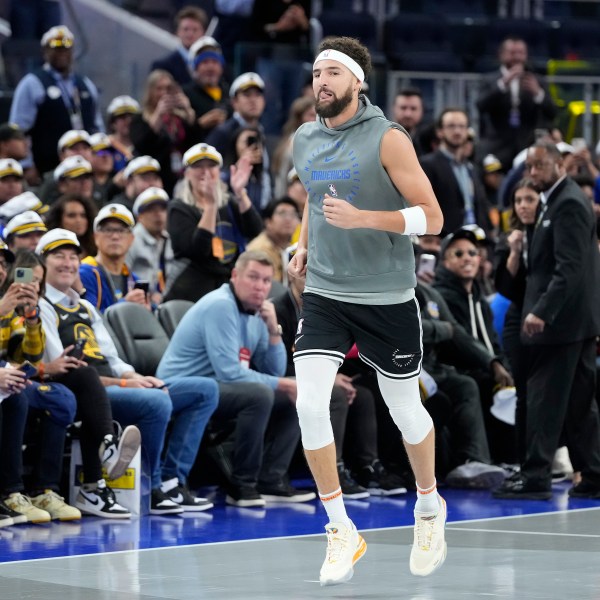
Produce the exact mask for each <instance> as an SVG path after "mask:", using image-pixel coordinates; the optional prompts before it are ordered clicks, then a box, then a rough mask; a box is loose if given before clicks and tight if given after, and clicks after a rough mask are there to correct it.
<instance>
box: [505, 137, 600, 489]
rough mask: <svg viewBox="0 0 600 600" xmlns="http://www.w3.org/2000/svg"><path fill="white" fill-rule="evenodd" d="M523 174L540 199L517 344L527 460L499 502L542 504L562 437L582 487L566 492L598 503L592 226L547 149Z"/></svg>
mask: <svg viewBox="0 0 600 600" xmlns="http://www.w3.org/2000/svg"><path fill="white" fill-rule="evenodd" d="M525 165H526V170H527V171H528V173H529V176H530V177H531V179H532V180H533V182H534V183H535V185H536V187H537V189H538V190H539V191H540V192H542V194H541V196H540V209H539V215H538V218H537V221H536V224H535V229H534V233H533V236H531V240H530V242H529V248H528V253H527V254H528V258H527V283H526V290H525V299H524V302H523V315H525V318H524V320H523V328H522V338H523V341H524V343H526V344H528V345H529V371H528V375H527V433H526V443H527V449H526V457H525V461H524V463H523V465H522V466H521V473H520V475H518V476H516V477H514V478H512V479H510V480H507V481H506V482H505V483H504V485H503V486H502V487H501V488H499V490H497V491H496V492H495V493H494V495H495V496H496V497H498V498H530V499H548V498H550V497H551V496H552V491H551V474H552V459H553V457H554V453H555V452H556V449H557V447H558V445H559V438H560V437H561V433H562V432H563V431H564V433H565V436H566V442H567V447H568V449H569V455H570V457H571V461H572V462H573V468H574V470H575V471H581V474H582V480H581V482H580V483H578V484H577V485H575V486H574V487H572V488H571V489H570V490H569V495H570V496H574V497H579V498H597V499H600V424H599V419H598V407H597V405H596V402H595V400H594V396H595V387H596V336H597V335H598V334H599V333H600V254H599V253H598V240H597V237H596V222H595V219H594V215H593V212H592V208H591V206H590V203H589V201H588V200H587V199H586V197H585V196H584V194H583V192H582V191H581V188H579V186H578V185H577V184H576V183H575V182H574V181H573V180H571V179H570V178H569V177H567V175H566V172H565V168H564V164H563V158H562V155H561V153H560V151H559V150H558V149H557V148H556V146H554V145H553V144H550V143H547V142H538V143H536V144H535V145H534V146H532V147H531V148H529V150H528V153H527V158H526V161H525Z"/></svg>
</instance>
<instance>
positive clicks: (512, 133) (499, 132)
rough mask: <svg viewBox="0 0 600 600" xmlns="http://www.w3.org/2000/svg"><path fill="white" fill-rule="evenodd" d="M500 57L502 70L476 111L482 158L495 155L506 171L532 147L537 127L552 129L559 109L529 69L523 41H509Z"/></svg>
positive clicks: (486, 87) (484, 91)
mask: <svg viewBox="0 0 600 600" xmlns="http://www.w3.org/2000/svg"><path fill="white" fill-rule="evenodd" d="M498 54H499V60H500V69H499V70H498V71H495V72H494V73H492V74H491V75H490V77H489V78H488V81H487V83H486V84H484V86H483V89H482V91H481V94H480V96H479V100H478V101H477V108H478V109H479V115H480V122H481V142H482V144H481V146H482V148H481V149H482V152H483V154H482V156H485V155H486V154H489V153H492V154H494V155H496V156H497V157H498V158H499V159H500V161H501V162H502V166H503V168H504V171H505V172H506V171H508V170H509V169H510V168H511V166H512V160H513V158H514V157H515V156H516V155H517V154H518V153H519V152H520V151H521V150H523V148H527V146H529V145H530V144H533V142H534V138H535V129H536V128H547V129H550V128H551V125H552V121H553V119H554V116H555V114H556V106H555V105H554V102H553V101H552V98H551V97H550V94H548V92H547V91H546V90H545V89H544V88H543V86H542V85H541V83H540V81H539V79H538V77H537V76H536V75H535V74H534V73H532V72H531V71H530V70H529V68H528V66H527V44H526V43H525V41H524V40H522V39H520V38H515V37H509V38H506V39H505V40H504V41H503V42H502V44H501V45H500V49H499V52H498Z"/></svg>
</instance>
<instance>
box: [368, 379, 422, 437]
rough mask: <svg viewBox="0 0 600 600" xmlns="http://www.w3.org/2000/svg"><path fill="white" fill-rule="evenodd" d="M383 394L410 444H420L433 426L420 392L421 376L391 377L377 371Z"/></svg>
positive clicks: (397, 424)
mask: <svg viewBox="0 0 600 600" xmlns="http://www.w3.org/2000/svg"><path fill="white" fill-rule="evenodd" d="M377 381H378V383H379V389H380V391H381V395H382V396H383V399H384V400H385V403H386V404H387V407H388V408H389V409H390V414H391V415H392V419H394V423H396V426H397V427H398V429H399V430H400V432H401V433H402V437H403V438H404V440H405V441H406V442H408V443H409V444H413V445H414V444H419V443H420V442H422V441H423V440H424V439H425V438H426V437H427V434H428V433H429V432H430V431H431V429H432V428H433V421H432V420H431V417H430V416H429V413H428V412H427V411H426V410H425V407H424V406H423V403H422V402H421V395H420V394H419V378H418V377H412V378H411V379H390V378H389V377H384V376H383V375H381V373H377Z"/></svg>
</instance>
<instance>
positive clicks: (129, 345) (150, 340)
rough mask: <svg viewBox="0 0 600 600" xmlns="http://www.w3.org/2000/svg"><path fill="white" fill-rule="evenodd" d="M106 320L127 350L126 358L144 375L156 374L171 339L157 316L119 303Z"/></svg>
mask: <svg viewBox="0 0 600 600" xmlns="http://www.w3.org/2000/svg"><path fill="white" fill-rule="evenodd" d="M104 319H105V321H106V322H107V323H108V325H109V327H110V329H111V330H112V332H113V333H114V335H115V336H116V337H117V339H118V341H119V343H120V345H121V348H122V349H123V354H124V356H123V359H124V360H125V361H126V362H128V363H129V364H130V365H132V366H133V368H134V369H135V370H136V371H137V372H138V373H141V374H142V375H154V374H155V373H156V369H157V367H158V363H159V362H160V359H161V358H162V355H163V354H164V352H165V350H166V349H167V346H168V345H169V338H168V337H167V334H166V333H165V330H164V329H163V328H162V327H161V326H160V323H159V322H158V321H157V320H156V318H155V317H154V315H153V314H152V313H151V312H149V311H148V310H147V309H146V308H144V307H143V306H142V305H140V304H135V303H133V302H119V303H118V304H113V305H112V306H109V307H108V308H107V309H106V310H105V311H104Z"/></svg>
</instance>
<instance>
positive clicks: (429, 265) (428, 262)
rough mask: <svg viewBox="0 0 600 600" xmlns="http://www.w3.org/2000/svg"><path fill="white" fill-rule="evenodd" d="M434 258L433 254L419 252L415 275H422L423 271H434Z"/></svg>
mask: <svg viewBox="0 0 600 600" xmlns="http://www.w3.org/2000/svg"><path fill="white" fill-rule="evenodd" d="M435 261H436V258H435V256H434V255H433V254H421V256H419V267H418V268H417V275H423V273H431V274H432V275H433V272H434V271H435Z"/></svg>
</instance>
